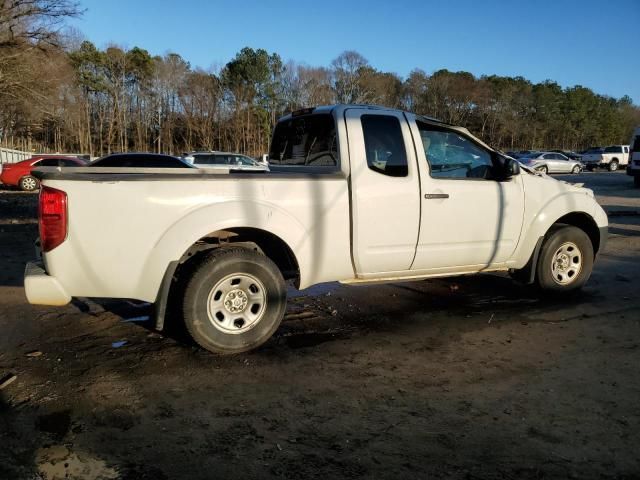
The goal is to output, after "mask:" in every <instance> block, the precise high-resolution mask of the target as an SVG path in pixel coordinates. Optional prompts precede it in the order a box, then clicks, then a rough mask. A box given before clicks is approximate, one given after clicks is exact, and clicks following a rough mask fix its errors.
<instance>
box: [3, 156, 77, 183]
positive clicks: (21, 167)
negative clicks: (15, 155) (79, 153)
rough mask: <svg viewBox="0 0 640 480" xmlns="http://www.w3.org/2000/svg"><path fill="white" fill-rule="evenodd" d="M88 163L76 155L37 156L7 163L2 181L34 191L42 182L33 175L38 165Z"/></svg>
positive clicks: (61, 165)
mask: <svg viewBox="0 0 640 480" xmlns="http://www.w3.org/2000/svg"><path fill="white" fill-rule="evenodd" d="M85 165H86V163H85V162H84V161H83V160H80V159H79V158H75V157H66V156H59V157H57V156H51V155H47V156H36V157H32V158H29V159H27V160H23V161H21V162H18V163H5V164H4V165H3V166H2V173H0V182H1V183H4V184H5V185H11V186H14V187H19V188H20V190H23V191H25V192H32V191H34V190H37V189H38V188H39V187H40V182H39V181H38V179H37V178H36V177H34V176H33V175H31V171H32V170H33V169H34V168H37V167H84V166H85Z"/></svg>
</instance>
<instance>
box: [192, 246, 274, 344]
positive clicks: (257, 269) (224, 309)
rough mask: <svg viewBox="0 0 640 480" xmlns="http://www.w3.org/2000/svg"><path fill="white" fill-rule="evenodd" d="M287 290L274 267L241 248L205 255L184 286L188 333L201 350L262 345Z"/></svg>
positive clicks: (259, 256)
mask: <svg viewBox="0 0 640 480" xmlns="http://www.w3.org/2000/svg"><path fill="white" fill-rule="evenodd" d="M286 299H287V291H286V287H285V283H284V279H283V277H282V274H281V273H280V270H279V269H278V267H277V266H276V265H275V263H273V261H271V259H269V258H267V257H266V256H264V255H262V254H260V253H258V252H256V251H253V250H248V249H245V248H221V249H219V250H214V251H213V252H212V253H210V254H209V255H208V256H207V257H206V258H205V259H204V260H203V261H202V263H201V264H200V265H199V266H198V267H197V268H196V269H195V272H194V273H193V275H192V276H191V278H190V279H189V281H188V282H187V285H186V293H185V298H184V303H183V314H184V321H185V325H186V327H187V330H188V331H189V333H190V334H191V336H192V337H193V339H194V340H195V341H196V343H198V345H200V346H201V347H203V348H205V349H207V350H209V351H211V352H214V353H221V354H231V353H240V352H245V351H247V350H251V349H254V348H256V347H258V346H260V345H262V344H263V343H264V342H266V341H267V340H268V339H269V338H270V337H271V335H273V333H274V332H275V331H276V329H277V328H278V326H279V325H280V322H281V321H282V317H283V316H284V312H285V307H286V301H287V300H286Z"/></svg>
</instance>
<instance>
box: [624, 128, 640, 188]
mask: <svg viewBox="0 0 640 480" xmlns="http://www.w3.org/2000/svg"><path fill="white" fill-rule="evenodd" d="M629 145H630V147H631V148H630V150H629V164H628V165H627V175H631V176H632V177H633V182H634V184H635V186H636V187H640V127H636V129H635V131H634V132H633V135H632V137H631V141H630V142H629Z"/></svg>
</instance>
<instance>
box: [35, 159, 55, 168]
mask: <svg viewBox="0 0 640 480" xmlns="http://www.w3.org/2000/svg"><path fill="white" fill-rule="evenodd" d="M59 161H60V160H58V159H57V158H45V159H44V160H42V161H41V162H40V163H38V166H39V167H57V166H58V162H59Z"/></svg>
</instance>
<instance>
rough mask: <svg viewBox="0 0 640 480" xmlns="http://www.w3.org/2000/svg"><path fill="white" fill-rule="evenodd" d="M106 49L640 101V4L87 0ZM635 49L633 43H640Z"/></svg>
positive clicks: (212, 63)
mask: <svg viewBox="0 0 640 480" xmlns="http://www.w3.org/2000/svg"><path fill="white" fill-rule="evenodd" d="M81 4H82V6H83V7H84V8H86V9H87V11H86V13H85V14H84V15H83V17H82V18H81V19H79V20H75V21H74V22H73V25H74V26H75V27H77V28H78V29H79V30H80V31H81V32H82V33H83V34H84V35H85V36H86V37H87V39H89V40H91V41H93V42H94V43H96V44H97V45H98V46H100V47H104V46H106V45H107V44H109V43H116V44H118V45H122V46H124V47H128V48H131V47H134V46H139V47H142V48H146V49H147V50H149V51H150V52H151V53H152V54H154V55H155V54H163V53H166V52H169V51H171V52H175V53H179V54H180V55H182V56H183V57H184V58H185V59H186V60H188V61H189V62H190V63H191V64H192V66H198V67H201V68H204V69H209V68H211V67H216V66H218V67H219V66H223V65H224V64H225V63H226V62H228V61H229V60H230V59H231V58H233V56H234V55H235V54H236V53H237V52H238V51H239V50H240V49H241V48H243V47H245V46H249V47H253V48H264V49H266V50H267V51H269V52H276V53H278V54H280V56H281V57H282V58H283V59H284V60H285V61H286V60H290V59H291V60H295V61H297V62H301V63H306V64H308V65H314V66H316V65H318V66H320V65H322V66H328V65H329V63H330V62H331V60H332V59H333V58H335V57H336V56H338V54H340V53H341V52H342V51H344V50H356V51H358V52H360V53H361V54H362V55H364V56H365V57H366V58H367V59H368V60H369V62H370V63H371V64H372V66H374V67H375V68H377V69H379V70H383V71H391V72H395V73H398V74H399V75H401V76H403V77H405V76H406V75H407V74H408V73H409V72H410V71H411V70H412V69H414V68H421V69H423V70H425V71H426V72H428V73H430V72H433V71H435V70H438V69H441V68H446V69H449V70H453V71H457V70H465V71H469V72H471V73H473V74H475V75H482V74H498V75H512V76H515V75H521V76H523V77H525V78H528V79H530V80H532V81H534V82H538V81H542V80H545V79H552V80H555V81H557V82H558V83H560V85H562V86H572V85H576V84H578V85H584V86H586V87H589V88H591V89H593V90H594V91H596V92H598V93H601V94H606V95H611V96H614V97H621V96H622V95H625V94H627V95H629V96H630V97H631V98H633V100H634V103H635V104H637V105H640V33H639V32H640V0H608V1H604V0H602V1H594V0H582V1H577V0H555V1H552V0H528V1H527V0H511V1H509V0H504V1H497V0H495V1H494V0H477V1H471V0H455V1H453V2H449V1H446V0H422V1H420V0H416V1H410V0H390V1H379V0H368V1H363V0H342V1H340V0H315V1H312V0H297V1H295V0H270V1H267V0H264V1H260V0H235V1H233V0H210V1H207V0H181V1H176V0H128V1H127V0H81ZM634 47H635V48H634Z"/></svg>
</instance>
